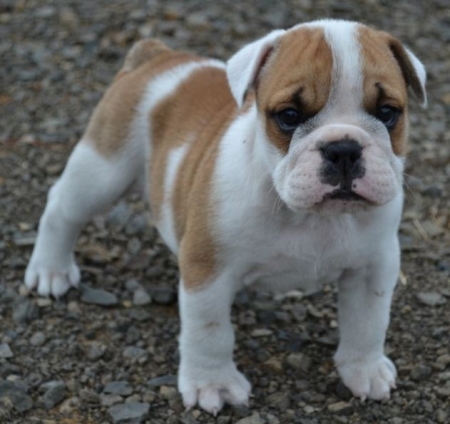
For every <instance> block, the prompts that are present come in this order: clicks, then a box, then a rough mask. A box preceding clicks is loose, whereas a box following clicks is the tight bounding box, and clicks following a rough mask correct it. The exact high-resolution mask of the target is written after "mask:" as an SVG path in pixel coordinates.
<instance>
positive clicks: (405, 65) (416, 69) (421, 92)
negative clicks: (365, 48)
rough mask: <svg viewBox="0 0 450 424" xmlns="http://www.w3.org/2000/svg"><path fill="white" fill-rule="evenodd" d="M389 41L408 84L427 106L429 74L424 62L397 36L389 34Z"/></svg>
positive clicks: (421, 102) (422, 103) (423, 104)
mask: <svg viewBox="0 0 450 424" xmlns="http://www.w3.org/2000/svg"><path fill="white" fill-rule="evenodd" d="M388 43H389V48H390V49H391V51H392V54H393V55H394V57H395V59H396V60H397V62H398V64H399V65H400V69H401V70H402V73H403V78H405V81H406V84H407V85H408V86H409V87H411V89H412V91H413V93H414V95H415V96H416V97H417V99H418V100H419V102H420V104H421V105H422V106H423V107H425V106H426V105H427V93H426V91H425V83H426V80H427V74H426V71H425V67H424V66H423V63H422V62H421V61H420V60H419V59H418V58H417V57H416V55H415V54H414V53H413V52H412V51H411V50H409V49H407V48H406V47H404V46H403V44H402V43H401V42H400V41H399V40H397V39H396V38H394V37H392V36H389V39H388Z"/></svg>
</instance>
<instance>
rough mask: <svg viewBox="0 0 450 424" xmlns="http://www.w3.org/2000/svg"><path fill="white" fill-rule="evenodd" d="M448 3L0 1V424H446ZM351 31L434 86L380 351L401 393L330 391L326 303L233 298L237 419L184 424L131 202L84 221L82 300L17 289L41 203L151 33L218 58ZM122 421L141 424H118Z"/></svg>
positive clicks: (172, 306) (145, 242)
mask: <svg viewBox="0 0 450 424" xmlns="http://www.w3.org/2000/svg"><path fill="white" fill-rule="evenodd" d="M449 6H450V2H449V0H429V1H427V2H421V1H414V2H412V1H409V0H400V1H396V2H389V1H384V0H380V1H376V0H361V1H356V0H354V1H348V0H340V1H331V0H317V1H313V0H289V1H279V0H277V1H275V0H264V1H263V0H259V1H248V0H245V1H236V2H231V1H229V2H225V1H224V2H205V1H199V0H185V1H180V2H177V3H175V2H170V1H163V0H148V1H143V0H142V1H141V0H120V1H108V0H97V1H95V2H94V1H87V0H81V1H75V0H54V1H52V0H1V1H0V57H1V58H2V60H1V62H2V66H1V67H0V81H1V82H2V83H1V85H0V116H1V118H0V119H1V121H0V147H1V149H0V269H1V274H0V316H1V321H0V422H5V423H45V424H53V423H54V424H57V423H58V424H59V423H61V424H74V423H107V422H116V423H125V422H146V423H152V424H159V423H161V424H162V423H184V424H195V423H212V422H216V423H220V424H225V423H236V422H237V423H239V424H277V423H282V424H283V423H302V424H321V423H333V424H335V423H389V424H402V423H405V424H406V423H420V424H425V423H448V422H450V406H449V405H450V338H449V337H450V336H449V331H450V309H449V305H450V299H449V298H450V284H449V282H450V280H449V278H450V247H449V246H450V244H449V239H450V232H449V230H450V214H449V210H450V208H449V206H450V191H449V190H450V189H449V187H450V184H449V178H450V164H449V163H450V161H449V159H450V144H449V141H450V132H449V131H447V128H446V121H447V120H448V114H449V112H450V82H449V79H448V74H449V70H450V44H449V42H450V7H449ZM318 17H340V18H342V17H344V18H349V19H356V20H361V21H364V22H366V23H369V24H373V25H375V26H377V27H379V28H383V29H385V30H387V31H390V32H392V33H393V34H395V35H397V36H398V37H399V38H401V39H402V40H403V41H404V42H406V43H407V44H409V45H410V46H411V47H412V48H413V50H414V51H415V52H416V53H417V55H418V56H419V57H420V58H421V59H423V61H424V62H425V64H426V66H427V69H428V72H429V84H428V89H429V100H430V101H429V107H428V109H427V110H426V111H422V110H420V109H419V108H418V107H416V106H413V110H412V118H411V119H412V124H413V129H412V131H411V138H412V143H411V153H410V155H409V165H408V167H407V171H406V174H407V175H406V183H407V184H406V187H407V188H406V192H407V201H406V205H405V213H404V220H403V224H402V227H401V242H402V249H403V266H402V269H403V278H402V282H401V283H400V284H399V285H398V288H397V290H396V295H395V299H394V304H393V310H392V324H391V326H390V329H389V333H388V337H387V350H388V353H389V354H390V356H391V358H392V359H393V360H394V362H395V363H396V365H397V368H398V371H399V379H398V389H397V390H395V391H394V392H393V394H392V397H391V400H390V401H388V402H384V403H377V402H372V401H370V402H366V403H361V402H360V401H358V400H355V399H353V398H351V396H349V393H348V391H347V390H346V388H345V387H343V386H342V384H340V383H339V379H338V376H337V374H336V371H335V369H334V366H333V362H332V355H333V352H334V350H335V347H336V346H335V345H336V340H337V328H336V306H335V305H336V303H335V300H336V299H335V298H336V293H335V288H334V287H331V286H330V287H325V288H324V290H322V291H321V292H319V293H316V294H315V295H313V296H311V297H307V298H301V296H289V297H284V298H273V297H271V296H269V295H267V294H265V293H253V292H243V293H241V294H240V295H239V296H238V298H237V300H236V305H235V310H234V314H233V319H234V324H235V326H236V329H237V334H236V335H237V347H238V349H237V354H236V359H237V362H238V364H239V366H240V368H241V369H243V370H244V371H245V374H246V375H247V376H248V377H249V379H250V381H251V382H252V384H253V386H254V390H253V394H254V396H253V398H252V400H251V404H250V407H249V408H245V407H243V408H230V407H226V408H225V409H224V410H223V412H222V413H221V414H220V416H219V417H218V418H217V419H215V420H214V419H213V418H212V417H211V416H209V415H207V414H205V413H202V412H201V411H199V410H197V409H196V410H193V411H191V412H189V413H184V411H183V407H182V404H181V401H180V397H179V395H178V394H177V392H176V389H175V377H174V375H175V374H176V372H177V363H178V352H177V334H178V331H179V321H178V314H177V301H176V281H177V275H178V272H177V268H176V264H175V261H174V260H173V258H172V257H171V256H170V254H169V253H168V252H167V250H166V249H165V247H164V246H163V245H162V243H161V242H160V241H159V239H158V238H157V235H156V233H155V231H154V230H153V229H152V228H151V227H150V226H148V225H147V220H148V215H147V212H146V207H145V203H144V202H143V201H142V200H141V199H140V198H139V197H138V196H131V197H130V198H129V199H128V201H127V202H125V201H123V202H121V203H119V204H118V205H117V206H115V207H114V209H112V210H111V211H110V212H108V213H106V214H105V215H103V216H100V217H98V218H97V219H95V220H94V221H93V223H91V224H90V225H89V226H88V227H87V228H86V230H85V231H84V232H83V235H82V237H81V239H80V242H79V244H78V248H77V256H78V261H79V264H80V265H81V269H82V272H83V283H84V286H83V287H82V290H81V291H72V292H70V293H69V295H68V296H66V297H65V298H64V299H62V300H60V301H55V300H52V299H39V298H37V297H36V296H35V295H34V294H27V293H26V291H25V290H24V288H23V286H21V281H22V278H23V273H24V269H25V266H26V263H27V261H28V258H29V256H30V254H31V249H32V244H33V242H34V239H35V236H36V229H37V223H38V218H39V216H40V214H41V212H42V210H43V207H44V202H45V197H46V192H47V190H48V188H49V187H50V185H51V184H52V183H53V182H54V181H55V179H56V178H57V176H58V175H59V173H60V172H61V170H62V168H63V166H64V163H65V160H66V158H67V155H68V154H69V152H70V149H71V148H72V146H73V144H74V143H75V142H76V140H77V139H78V137H79V136H80V135H81V133H82V131H83V128H84V126H85V125H86V122H87V119H88V117H89V114H90V113H91V111H92V109H93V107H94V105H95V104H96V102H97V101H98V100H99V98H100V96H101V93H102V92H103V91H104V90H105V88H106V86H107V85H108V83H109V82H110V81H111V80H112V77H113V75H114V74H115V72H116V71H117V70H118V69H119V67H120V65H121V60H122V58H123V57H124V54H125V52H126V51H127V49H128V48H129V47H130V46H131V44H132V43H133V42H134V41H136V40H138V39H140V38H142V37H146V36H158V37H161V38H162V39H164V41H166V42H167V43H168V44H170V45H171V46H174V47H177V48H183V49H187V50H191V51H196V52H198V53H201V54H204V55H211V56H215V57H219V58H224V59H225V58H227V57H228V56H229V55H230V54H231V53H232V52H233V51H235V50H236V49H237V48H238V47H239V46H241V45H242V44H244V43H245V42H247V41H249V40H252V39H254V38H255V37H258V36H260V35H263V34H264V33H266V32H267V31H269V30H270V29H272V28H275V27H288V26H291V25H293V24H295V23H297V22H300V21H305V20H310V19H313V18H318ZM127 414H130V416H132V415H133V414H134V416H135V417H136V418H135V421H126V418H124V417H125V416H126V415H127Z"/></svg>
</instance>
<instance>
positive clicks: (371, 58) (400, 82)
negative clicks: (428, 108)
mask: <svg viewBox="0 0 450 424" xmlns="http://www.w3.org/2000/svg"><path fill="white" fill-rule="evenodd" d="M392 40H396V39H394V38H393V37H392V36H391V35H389V34H387V33H385V32H381V31H376V30H373V29H371V28H368V27H365V26H360V27H359V41H360V44H361V53H362V57H363V75H364V100H363V104H364V108H365V110H366V111H367V112H369V113H371V114H373V115H376V112H377V108H378V107H380V106H383V105H390V106H394V107H396V108H399V109H401V110H403V113H402V114H401V116H400V118H399V120H398V123H397V125H396V126H395V127H394V128H393V129H392V130H391V131H390V136H391V143H392V149H393V151H394V153H395V154H396V155H404V154H405V153H406V150H407V138H408V93H407V85H406V80H405V78H404V75H403V72H402V69H401V66H400V64H399V62H398V60H397V59H396V57H395V56H394V53H393V51H392V49H391V47H390V46H391V43H392ZM397 43H398V44H400V42H399V41H398V40H396V45H397V46H398V44H397ZM400 46H401V44H400ZM401 48H402V49H403V47H401ZM403 50H404V49H403ZM380 87H381V88H382V90H381V91H380ZM380 93H381V94H380Z"/></svg>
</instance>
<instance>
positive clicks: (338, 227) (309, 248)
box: [243, 222, 367, 292]
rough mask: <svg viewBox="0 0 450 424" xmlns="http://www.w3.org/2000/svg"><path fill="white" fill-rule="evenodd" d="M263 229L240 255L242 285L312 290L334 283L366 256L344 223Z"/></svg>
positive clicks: (271, 288) (356, 235)
mask: <svg viewBox="0 0 450 424" xmlns="http://www.w3.org/2000/svg"><path fill="white" fill-rule="evenodd" d="M313 224H314V225H308V224H306V225H303V226H298V227H295V226H287V227H284V228H280V227H278V228H276V227H274V228H266V229H265V231H264V232H263V233H262V234H261V235H260V237H257V239H258V241H257V242H256V243H255V241H256V240H254V242H253V243H254V244H253V248H252V249H251V250H249V251H248V252H250V253H247V254H246V255H243V259H244V260H245V263H244V264H243V269H244V272H243V282H244V284H245V285H251V284H257V285H261V286H263V287H264V288H267V289H269V290H272V291H286V290H291V289H297V288H298V289H302V290H304V291H305V292H309V291H315V290H317V289H318V288H320V286H321V285H323V284H327V283H332V282H335V281H337V280H338V279H339V278H340V276H341V275H342V273H343V271H344V270H345V269H348V268H353V267H356V266H359V264H360V263H361V262H363V261H364V257H365V256H367V254H366V252H365V249H364V247H363V245H364V243H362V240H361V235H358V234H357V231H356V229H355V228H353V226H352V225H351V224H349V223H348V222H341V223H323V224H322V225H316V223H313Z"/></svg>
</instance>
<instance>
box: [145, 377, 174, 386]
mask: <svg viewBox="0 0 450 424" xmlns="http://www.w3.org/2000/svg"><path fill="white" fill-rule="evenodd" d="M176 385H177V376H176V375H172V374H169V375H163V376H161V377H156V378H152V379H151V380H148V381H147V386H150V387H159V386H176Z"/></svg>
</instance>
